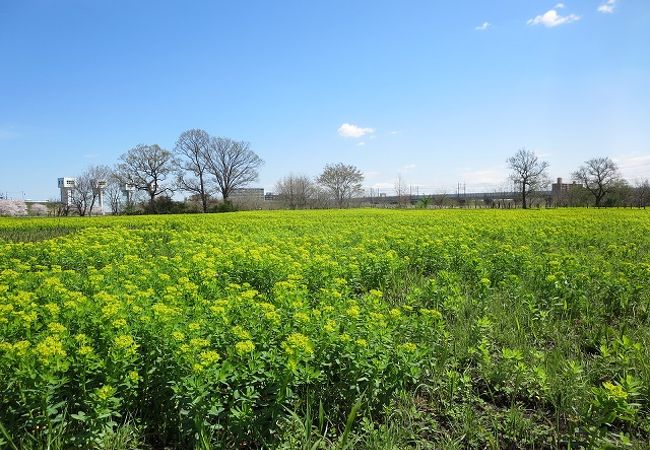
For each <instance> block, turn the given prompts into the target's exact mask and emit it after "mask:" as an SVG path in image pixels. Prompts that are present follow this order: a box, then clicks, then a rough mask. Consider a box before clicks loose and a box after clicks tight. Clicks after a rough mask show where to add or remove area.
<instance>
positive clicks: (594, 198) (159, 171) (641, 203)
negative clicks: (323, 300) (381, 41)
mask: <svg viewBox="0 0 650 450" xmlns="http://www.w3.org/2000/svg"><path fill="white" fill-rule="evenodd" d="M506 162H507V165H508V167H509V169H510V175H509V180H510V181H511V182H512V183H513V186H514V190H515V191H516V195H515V198H512V199H508V198H489V197H487V196H486V197H485V198H484V199H482V200H480V201H477V199H474V203H473V206H475V207H522V208H524V209H527V208H530V207H532V206H538V207H539V206H547V207H548V206H595V207H612V206H624V207H646V206H648V205H649V204H650V181H648V179H645V180H640V181H637V182H635V183H634V184H630V183H628V182H627V181H626V180H624V179H623V177H622V176H621V174H620V171H619V168H618V166H617V165H616V163H615V162H614V161H613V160H612V159H610V158H608V157H598V158H592V159H589V160H588V161H585V162H584V164H583V165H581V166H580V167H579V168H578V169H577V170H575V171H574V172H573V173H572V175H571V179H572V181H573V183H572V184H570V185H563V186H559V189H558V190H557V191H553V192H550V191H549V186H550V185H551V183H550V179H549V176H548V168H549V164H548V162H546V161H543V160H541V159H540V158H539V157H538V156H537V155H536V154H535V153H534V152H533V151H530V150H527V149H525V148H521V149H519V150H518V151H517V152H516V153H515V154H514V155H513V156H512V157H510V158H508V159H507V161H506ZM263 164H264V161H263V160H262V159H261V158H260V157H259V156H258V155H257V154H256V153H255V152H254V151H253V150H252V149H251V145H250V143H248V142H245V141H237V140H233V139H230V138H226V137H214V136H210V135H209V134H208V133H207V132H206V131H204V130H200V129H191V130H187V131H184V132H183V133H181V135H180V136H179V137H178V140H177V141H176V144H175V146H174V148H173V150H167V149H164V148H161V147H160V146H159V145H157V144H153V145H144V144H140V145H137V146H135V147H133V148H132V149H130V150H128V151H127V152H125V153H124V154H122V155H121V156H120V157H119V159H118V162H117V163H116V164H115V165H114V166H112V167H110V166H105V165H97V166H91V167H88V168H87V169H86V170H84V171H83V172H82V173H81V174H79V175H77V176H76V184H75V186H74V188H73V189H72V191H71V195H70V199H69V202H68V203H60V202H50V204H49V208H46V207H45V206H44V205H41V204H30V205H27V204H26V203H25V202H21V201H15V200H6V199H4V200H0V215H15V216H20V215H28V214H31V215H44V214H46V213H47V214H49V215H69V214H75V215H79V216H87V215H92V214H93V212H96V211H97V208H98V204H99V190H98V189H97V187H96V181H97V180H104V181H106V183H107V184H106V186H105V187H104V188H103V190H102V192H103V194H104V203H105V205H107V206H108V207H109V209H110V211H111V213H112V214H137V213H187V212H204V213H205V212H221V211H231V210H233V209H234V208H235V207H236V205H233V202H232V201H231V199H232V196H233V194H234V193H235V192H236V191H237V190H239V189H242V188H245V187H247V186H249V185H250V184H251V183H254V182H255V181H257V179H258V176H259V169H260V168H261V167H262V165H263ZM363 181H364V176H363V173H362V172H361V171H360V170H359V169H358V168H357V167H355V166H353V165H349V164H344V163H337V164H328V165H326V166H325V168H324V169H323V171H322V172H321V173H320V174H319V175H318V176H317V177H315V178H310V177H309V176H307V175H302V174H293V173H292V174H289V175H286V176H284V177H282V178H281V179H280V180H278V182H277V183H276V185H275V189H274V192H273V193H269V194H268V195H267V197H266V198H267V199H268V200H271V201H264V202H262V203H263V205H262V204H260V203H257V204H255V205H254V207H260V208H261V207H262V206H264V207H266V208H287V209H309V208H329V207H336V208H347V207H351V206H358V205H368V206H373V205H377V204H382V205H389V206H390V205H393V206H394V207H402V208H405V207H418V208H432V207H433V208H445V207H467V206H468V205H469V202H468V201H467V200H466V199H464V198H461V197H460V196H457V197H456V198H454V197H453V196H452V195H448V194H436V195H429V196H419V195H417V196H413V195H412V189H411V188H410V186H407V184H406V182H405V181H404V179H403V178H402V176H401V175H399V176H398V177H397V179H396V181H395V184H394V189H395V196H393V197H392V199H391V200H390V201H388V200H384V201H383V202H378V201H377V199H378V197H376V196H375V197H373V194H372V190H371V195H370V198H368V197H364V189H363V187H362V186H363ZM177 192H185V193H187V194H189V196H188V197H187V198H186V199H185V201H176V200H174V199H173V195H174V194H175V193H177ZM549 192H550V194H551V195H549Z"/></svg>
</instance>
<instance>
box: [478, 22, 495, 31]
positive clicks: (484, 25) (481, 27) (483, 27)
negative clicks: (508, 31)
mask: <svg viewBox="0 0 650 450" xmlns="http://www.w3.org/2000/svg"><path fill="white" fill-rule="evenodd" d="M491 26H492V24H491V23H490V22H483V23H482V24H480V25H479V26H478V27H476V28H474V29H475V30H476V31H487V30H488V29H490V27H491Z"/></svg>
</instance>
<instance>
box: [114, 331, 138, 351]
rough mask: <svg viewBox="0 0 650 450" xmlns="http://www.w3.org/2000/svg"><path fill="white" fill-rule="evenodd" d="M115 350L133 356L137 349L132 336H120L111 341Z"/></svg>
mask: <svg viewBox="0 0 650 450" xmlns="http://www.w3.org/2000/svg"><path fill="white" fill-rule="evenodd" d="M113 344H114V345H115V347H116V348H118V349H120V350H123V351H124V352H125V353H126V354H134V353H135V351H136V350H137V349H138V344H136V343H135V340H134V339H133V336H130V335H128V334H121V335H119V336H117V337H115V339H114V340H113Z"/></svg>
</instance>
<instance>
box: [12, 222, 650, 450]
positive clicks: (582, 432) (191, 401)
mask: <svg viewBox="0 0 650 450" xmlns="http://www.w3.org/2000/svg"><path fill="white" fill-rule="evenodd" d="M649 308H650V211H632V210H593V209H592V210H542V211H494V210H484V211H375V210H351V211H314V212H289V211H283V212H256V213H236V214H221V215H208V216H199V215H196V216H166V217H115V218H113V217H107V218H87V219H74V218H70V219H67V220H58V219H0V448H21V449H22V448H25V449H30V448H34V449H35V448H115V449H120V448H124V449H125V448H199V449H207V448H260V447H263V448H284V449H295V448H304V449H314V450H316V449H342V448H358V449H365V448H375V449H401V448H468V447H473V448H557V447H565V448H580V447H590V448H593V447H601V448H608V447H609V448H624V447H630V448H648V447H650V440H649V439H650V438H649V436H650V414H649V413H650V349H649V344H650V319H649V313H650V310H649Z"/></svg>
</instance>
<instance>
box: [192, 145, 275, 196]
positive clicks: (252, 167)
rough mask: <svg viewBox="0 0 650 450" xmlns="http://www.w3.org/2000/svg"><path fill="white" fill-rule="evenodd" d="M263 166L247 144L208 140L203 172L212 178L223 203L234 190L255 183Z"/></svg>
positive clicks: (261, 161)
mask: <svg viewBox="0 0 650 450" xmlns="http://www.w3.org/2000/svg"><path fill="white" fill-rule="evenodd" d="M263 164H264V161H263V160H262V159H261V158H260V157H259V156H257V154H256V153H255V152H254V151H253V150H251V148H250V144H249V143H248V142H244V141H234V140H232V139H229V138H221V137H218V138H211V139H210V145H209V146H208V151H207V153H206V168H205V170H206V171H207V173H208V174H210V175H211V176H213V177H214V181H215V182H216V184H217V190H218V191H219V193H220V194H221V196H222V197H223V200H224V202H227V201H228V200H229V198H230V195H231V194H232V192H233V191H234V190H235V189H239V188H242V187H244V186H246V185H248V184H250V183H252V182H254V181H256V180H257V177H258V176H259V173H258V169H259V168H260V167H261V166H262V165H263Z"/></svg>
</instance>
